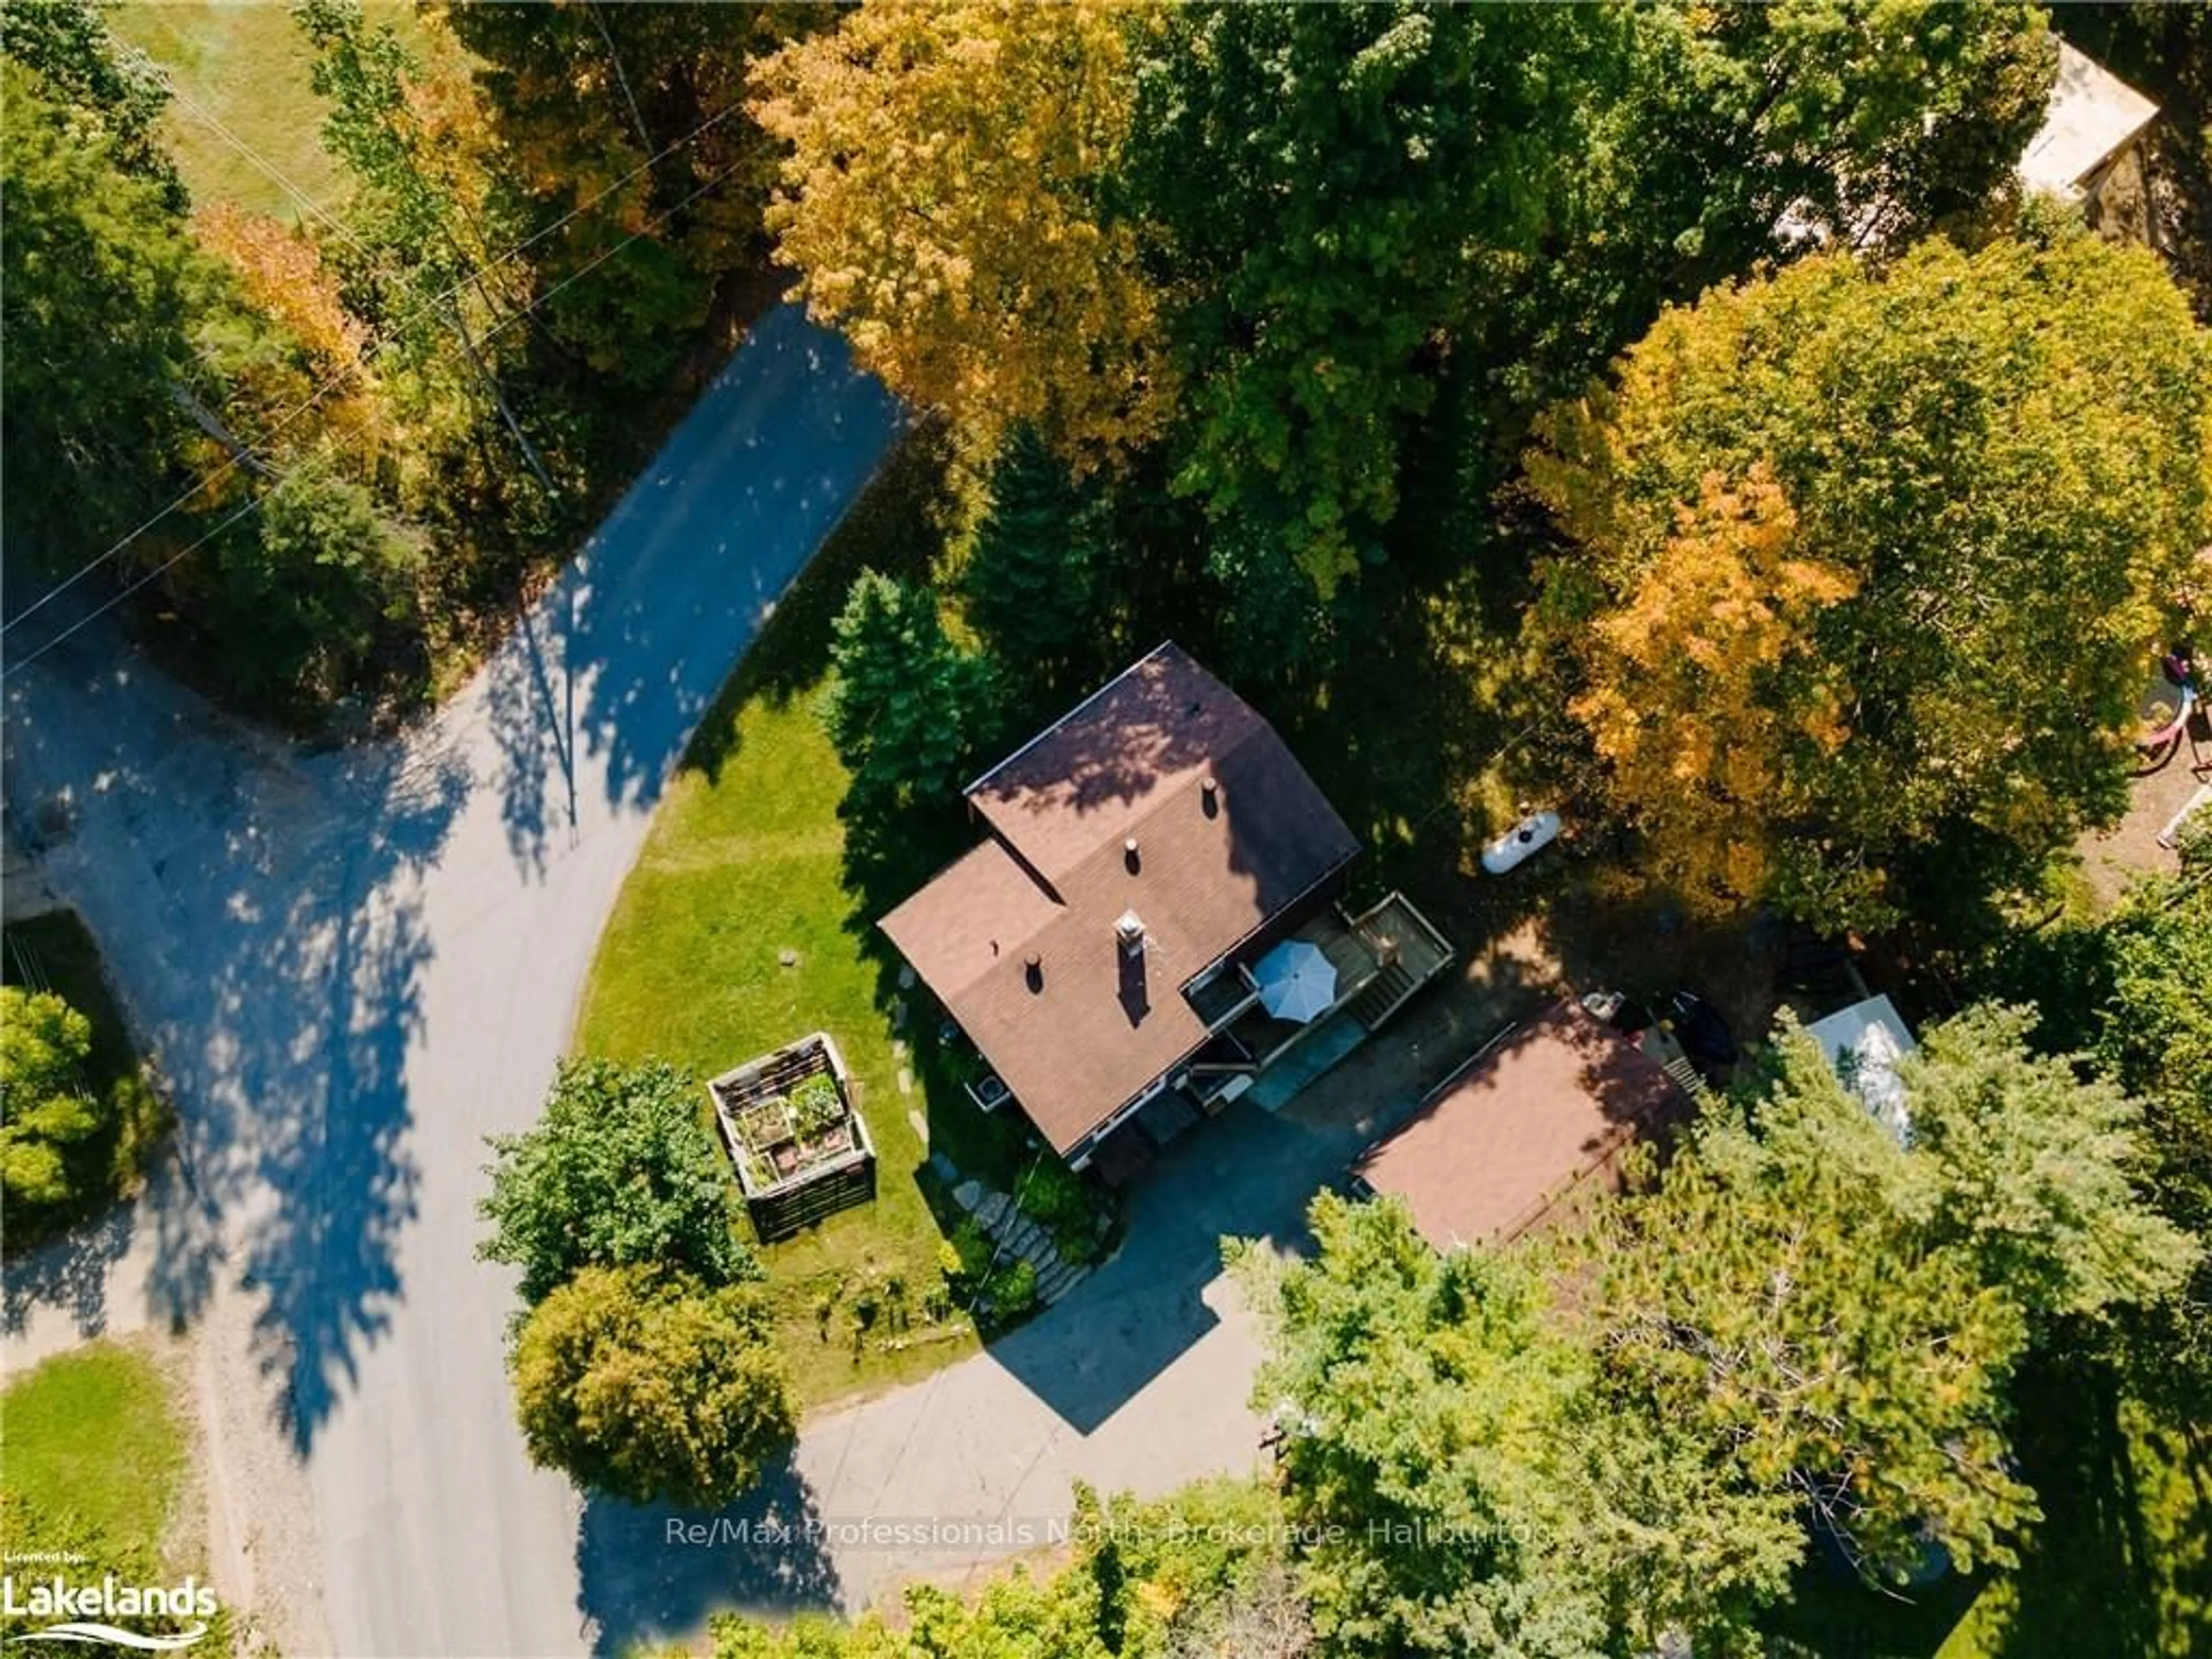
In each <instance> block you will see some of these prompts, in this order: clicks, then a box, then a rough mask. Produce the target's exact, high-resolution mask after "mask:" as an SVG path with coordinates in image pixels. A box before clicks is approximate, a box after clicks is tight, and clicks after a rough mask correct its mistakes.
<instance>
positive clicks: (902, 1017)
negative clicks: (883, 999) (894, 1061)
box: [891, 997, 906, 1048]
mask: <svg viewBox="0 0 2212 1659" xmlns="http://www.w3.org/2000/svg"><path fill="white" fill-rule="evenodd" d="M891 1030H894V1031H903V1030H906V999H905V998H904V997H893V998H892V999H891ZM893 1046H894V1047H896V1048H904V1047H905V1046H906V1045H905V1044H903V1043H897V1044H894V1045H893Z"/></svg>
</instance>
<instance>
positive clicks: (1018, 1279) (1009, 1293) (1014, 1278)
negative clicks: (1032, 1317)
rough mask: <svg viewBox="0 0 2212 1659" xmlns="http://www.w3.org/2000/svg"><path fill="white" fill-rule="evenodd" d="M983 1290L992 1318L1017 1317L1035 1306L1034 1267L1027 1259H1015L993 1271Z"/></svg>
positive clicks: (1035, 1281)
mask: <svg viewBox="0 0 2212 1659" xmlns="http://www.w3.org/2000/svg"><path fill="white" fill-rule="evenodd" d="M984 1290H985V1292H986V1294H987V1295H988V1297H990V1302H991V1313H992V1316H993V1317H994V1318H997V1319H1018V1318H1020V1317H1021V1316H1023V1315H1024V1314H1025V1313H1027V1312H1029V1310H1030V1309H1032V1308H1034V1307H1036V1299H1037V1279H1036V1268H1035V1267H1031V1266H1030V1264H1029V1263H1028V1262H1027V1261H1015V1262H1014V1263H1013V1264H1012V1266H1010V1267H1001V1268H1000V1269H999V1270H998V1271H997V1272H996V1273H993V1274H992V1275H991V1277H990V1279H989V1281H988V1283H987V1284H986V1285H985V1286H984Z"/></svg>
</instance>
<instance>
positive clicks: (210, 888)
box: [7, 630, 468, 1450]
mask: <svg viewBox="0 0 2212 1659" xmlns="http://www.w3.org/2000/svg"><path fill="white" fill-rule="evenodd" d="M39 669H40V671H39V672H37V673H36V674H35V675H33V676H24V677H22V678H19V679H18V680H17V681H16V682H15V683H13V684H11V685H10V687H9V697H8V704H7V715H8V740H9V759H10V761H11V763H13V767H12V775H11V779H10V784H11V791H13V792H14V793H15V805H16V807H17V809H18V811H34V812H36V813H37V814H39V815H40V816H41V817H43V818H44V819H46V821H49V822H52V823H55V824H56V825H58V830H57V833H56V835H55V836H54V838H53V840H54V844H53V845H52V846H50V847H49V848H47V849H46V857H47V859H48V861H49V863H50V864H51V865H52V867H53V868H54V869H55V870H56V872H58V873H59V874H62V875H64V877H65V878H69V884H70V885H71V886H73V887H74V888H75V889H76V890H77V891H76V896H77V897H78V899H79V902H80V905H81V908H82V909H83V911H84V914H85V917H86V920H87V921H88V923H89V924H90V926H91V927H92V928H93V931H94V933H95V935H96V936H97V937H98V938H99V939H100V943H101V945H102V949H103V951H104V952H105V953H106V956H107V957H108V958H109V960H110V961H111V962H112V963H116V964H117V967H118V972H117V975H116V979H117V982H118V988H119V989H120V990H122V991H123V992H124V993H125V997H126V999H127V1000H129V1001H130V1002H131V1010H130V1012H131V1013H132V1015H133V1016H134V1021H133V1023H134V1024H135V1025H136V1026H137V1029H138V1030H139V1032H140V1033H141V1035H142V1036H143V1039H144V1040H145V1042H147V1044H148V1046H149V1048H150V1049H151V1050H152V1051H153V1053H154V1054H155V1058H156V1060H157V1062H158V1064H159V1066H160V1067H161V1071H162V1073H164V1074H165V1075H166V1076H167V1078H168V1079H169V1080H170V1082H171V1083H172V1085H173V1087H174V1090H175V1092H176V1096H177V1097H178V1099H179V1102H180V1103H183V1107H184V1109H182V1110H181V1111H180V1113H179V1123H178V1126H177V1131H176V1135H177V1139H176V1149H177V1158H178V1163H179V1172H178V1175H177V1176H176V1178H174V1179H173V1180H170V1179H165V1180H164V1181H163V1182H159V1183H156V1186H155V1188H154V1190H153V1191H152V1192H150V1193H149V1195H148V1199H147V1200H144V1201H142V1204H141V1206H140V1207H139V1211H138V1214H137V1220H138V1221H139V1223H140V1224H141V1225H146V1224H150V1225H153V1226H154V1227H155V1230H156V1233H155V1246H156V1248H155V1249H154V1251H153V1252H151V1255H152V1265H151V1267H150V1269H149V1274H148V1277H147V1279H146V1280H145V1283H144V1285H143V1291H142V1292H141V1293H143V1295H144V1297H145V1298H146V1301H147V1304H148V1305H147V1306H146V1308H145V1310H144V1313H145V1316H146V1318H147V1319H148V1320H149V1322H155V1323H160V1324H167V1325H178V1324H182V1323H184V1322H188V1321H190V1320H191V1319H192V1318H193V1317H194V1316H197V1314H198V1312H199V1311H200V1310H201V1309H202V1307H203V1306H204V1304H205V1303H206V1302H207V1300H208V1298H209V1297H210V1295H211V1294H212V1293H213V1291H214V1290H215V1288H216V1284H217V1282H218V1280H219V1279H220V1277H221V1276H222V1275H223V1274H226V1273H228V1274H233V1275H234V1276H235V1282H236V1283H238V1284H239V1285H241V1286H242V1287H245V1288H246V1289H247V1290H249V1291H252V1292H253V1293H255V1295H256V1296H257V1297H258V1304H259V1305H258V1317H257V1320H256V1326H255V1330H256V1337H257V1342H258V1356H257V1357H258V1360H259V1362H260V1364H261V1366H262V1369H263V1371H264V1375H266V1376H268V1377H269V1378H270V1383H271V1384H272V1407H273V1408H274V1409H275V1410H276V1413H278V1415H279V1418H280V1420H281V1421H282V1423H283V1426H284V1427H285V1429H286V1430H287V1431H288V1432H289V1434H290V1436H291V1437H292V1438H293V1440H294V1442H295V1444H296V1445H297V1446H298V1447H300V1448H301V1449H302V1450H304V1449H306V1447H307V1445H308V1444H309V1443H311V1441H312V1440H313V1436H314V1434H315V1433H316V1431H317V1430H318V1429H319V1427H320V1426H321V1425H322V1423H323V1422H324V1421H325V1419H327V1417H328V1416H329V1414H330V1412H331V1407H332V1406H333V1404H334V1403H335V1401H336V1400H337V1395H338V1393H339V1392H340V1390H342V1389H343V1387H344V1386H345V1385H346V1383H348V1382H349V1381H350V1379H351V1378H352V1377H353V1376H354V1375H355V1373H356V1369H357V1367H358V1364H359V1360H360V1357H361V1353H362V1349H363V1347H364V1346H366V1345H368V1344H369V1343H372V1342H374V1341H375V1340H377V1339H378V1337H379V1336H380V1334H381V1333H382V1331H383V1330H384V1328H385V1327H386V1323H387V1322H388V1319H389V1314H390V1309H391V1307H392V1305H393V1304H395V1303H396V1302H397V1300H398V1297H399V1296H400V1294H401V1291H402V1286H401V1284H400V1278H399V1270H398V1264H397V1261H396V1250H397V1246H398V1237H399V1235H400V1232H401V1231H402V1229H403V1228H404V1226H405V1225H406V1224H407V1222H408V1221H409V1220H410V1218H412V1216H413V1214H414V1212H415V1191H416V1182H417V1179H418V1175H417V1171H416V1168H415V1165H414V1164H413V1162H412V1159H411V1157H410V1153H409V1152H408V1150H407V1145H406V1143H407V1139H408V1136H409V1133H410V1129H411V1127H412V1124H413V1110H412V1107H411V1105H410V1101H409V1098H408V1095H407V1089H406V1081H405V1078H404V1060H405V1055H406V1051H407V1046H408V1042H409V1041H410V1036H412V1035H413V1033H414V1031H415V1030H416V1026H417V1024H418V1023H419V1018H420V1012H419V997H420V981H421V976H422V970H423V969H424V967H425V965H426V964H427V963H428V960H429V957H430V954H431V947H430V943H429V940H428V937H427V935H426V933H425V931H424V925H423V922H422V917H421V915H420V911H419V903H418V898H417V893H416V881H417V878H418V875H419V872H420V871H421V870H422V867H423V866H425V865H426V864H428V862H429V861H430V860H432V859H433V858H434V857H435V855H436V854H437V853H438V851H439V850H440V848H441V847H442V846H443V844H444V842H445V841H446V838H447V833H448V831H449V829H450V827H451V825H452V823H453V818H454V816H455V814H456V813H457V812H458V811H459V807H460V805H461V803H462V801H463V800H464V799H465V797H466V793H467V789H468V780H467V776H466V774H465V770H464V769H463V768H462V767H461V766H460V764H459V762H458V761H457V760H456V759H454V758H453V757H452V756H451V755H450V754H447V753H445V752H442V751H437V750H416V749H410V748H407V747H404V746H398V745H384V744H379V745H374V746H369V747H364V748H362V749H360V750H344V751H339V752H337V753H336V754H332V755H327V756H325V757H319V759H316V760H313V761H306V762H303V761H301V760H299V759H298V758H297V757H295V756H293V755H292V754H291V753H290V751H289V750H286V749H283V748H280V747H279V746H278V745H276V744H273V743H272V742H270V740H269V739H267V738H264V737H262V736H260V735H259V734H258V733H255V732H251V731H250V730H248V729H246V728H243V727H241V726H238V725H237V724H236V723H235V722H233V721H231V720H228V719H227V718H226V717H224V716H222V715H221V714H217V713H216V712H215V711H214V710H212V709H210V708H209V707H208V706H207V705H205V704H204V703H203V702H200V701H199V700H198V699H197V698H196V697H194V696H191V694H190V693H188V692H185V691H184V690H181V689H179V688H178V687H176V686H174V685H173V684H170V683H169V682H167V681H166V680H164V679H162V678H161V677H160V676H158V675H156V674H153V673H151V672H149V671H147V670H146V669H145V668H144V667H143V665H141V664H139V663H137V662H136V661H134V660H132V659H131V658H130V657H129V656H128V654H127V653H125V652H124V651H123V649H122V648H121V647H120V646H119V644H118V641H116V640H115V639H114V638H113V637H112V635H108V634H107V633H106V631H105V630H88V632H87V633H86V634H85V635H82V636H81V639H80V641H72V642H71V646H70V648H68V649H65V650H64V651H61V652H56V653H52V655H51V656H49V657H48V658H47V659H46V660H45V661H43V662H41V663H40V665H39ZM94 797H97V799H94ZM155 1200H158V1201H155ZM217 1217H220V1218H222V1219H223V1221H224V1223H225V1224H226V1227H227V1237H223V1236H221V1235H219V1233H218V1230H217V1226H216V1218H217ZM104 1237H106V1235H105V1233H104V1232H103V1233H102V1234H100V1235H95V1236H94V1238H93V1239H92V1240H90V1241H88V1249H87V1250H84V1251H81V1252H80V1256H81V1258H82V1260H81V1261H80V1264H79V1268H78V1270H77V1272H76V1275H75V1293H76V1295H77V1296H78V1297H79V1299H80V1304H82V1297H85V1296H87V1295H89V1294H91V1293H92V1291H91V1290H90V1289H89V1288H88V1287H89V1285H90V1282H91V1281H90V1274H91V1272H92V1268H93V1266H94V1265H95V1264H96V1263H97V1261H99V1259H100V1251H101V1249H103V1248H104V1246H103V1245H102V1243H101V1240H102V1239H103V1238H104ZM111 1259H112V1258H111ZM118 1312H119V1310H107V1314H106V1316H115V1315H116V1314H118ZM79 1318H80V1322H82V1319H83V1314H82V1311H80V1313H79Z"/></svg>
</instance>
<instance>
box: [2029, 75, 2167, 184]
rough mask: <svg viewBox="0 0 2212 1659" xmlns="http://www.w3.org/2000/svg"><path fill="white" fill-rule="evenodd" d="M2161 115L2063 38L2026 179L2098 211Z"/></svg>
mask: <svg viewBox="0 0 2212 1659" xmlns="http://www.w3.org/2000/svg"><path fill="white" fill-rule="evenodd" d="M2157 117H2158V106H2157V105H2156V104H2154V103H2153V102H2151V100H2149V99H2148V98H2146V97H2144V96H2143V95H2142V94H2141V93H2139V92H2137V91H2136V89H2135V88H2133V87H2131V86H2130V85H2128V83H2127V82H2124V81H2123V80H2121V79H2120V78H2119V76H2117V75H2114V74H2113V73H2112V71H2111V70H2107V69H2106V68H2105V67H2104V65H2102V64H2100V63H2098V62H2097V60H2096V59H2095V58H2091V57H2089V56H2088V55H2087V53H2085V52H2076V51H2075V49H2074V48H2073V47H2072V46H2069V45H2067V44H2066V42H2064V41H2063V40H2061V41H2060V42H2059V43H2058V76H2057V80H2055V81H2054V82H2052V83H2051V99H2050V102H2049V103H2048V104H2047V105H2046V106H2045V111H2044V117H2043V125H2042V127H2041V128H2040V129H2039V130H2038V131H2037V132H2036V135H2035V137H2033V138H2032V139H2030V140H2029V141H2028V145H2027V149H2026V151H2024V152H2023V153H2022V154H2021V158H2020V178H2021V183H2022V184H2023V185H2027V188H2028V189H2030V190H2033V191H2045V192H2046V193H2048V194H2051V195H2053V196H2057V197H2059V198H2060V199H2061V200H2063V201H2066V202H2069V203H2073V202H2081V203H2085V204H2088V205H2089V206H2090V207H2091V208H2094V207H2095V206H2096V205H2097V204H2098V202H2099V198H2100V196H2101V195H2102V194H2103V192H2104V190H2105V186H2106V182H2107V181H2108V180H2110V179H2112V177H2113V176H2114V174H2115V173H2117V172H2118V171H2119V170H2120V168H2121V167H2123V165H2124V164H2128V163H2131V162H2132V161H2133V160H2134V156H2135V150H2136V143H2137V141H2138V140H2139V139H2141V138H2142V135H2143V132H2144V131H2145V129H2147V128H2148V126H2149V125H2150V124H2151V123H2152V122H2153V121H2154V120H2155V119H2156V118H2157ZM2136 182H2137V185H2138V191H2139V187H2140V180H2139V179H2138V180H2137V181H2136Z"/></svg>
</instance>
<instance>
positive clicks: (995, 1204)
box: [975, 1193, 1014, 1233]
mask: <svg viewBox="0 0 2212 1659" xmlns="http://www.w3.org/2000/svg"><path fill="white" fill-rule="evenodd" d="M1013 1205H1014V1200H1012V1199H1011V1198H1008V1197H1007V1196H1006V1194H1004V1193H993V1194H990V1195H989V1196H988V1197H987V1198H986V1199H984V1200H983V1201H982V1202H981V1203H980V1204H978V1205H977V1206H975V1219H976V1220H978V1221H980V1222H981V1223H982V1224H983V1226H984V1229H985V1231H988V1232H994V1233H995V1232H997V1231H999V1224H1000V1222H1002V1221H1004V1220H1005V1219H1006V1212H1007V1211H1008V1210H1010V1209H1012V1207H1013Z"/></svg>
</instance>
